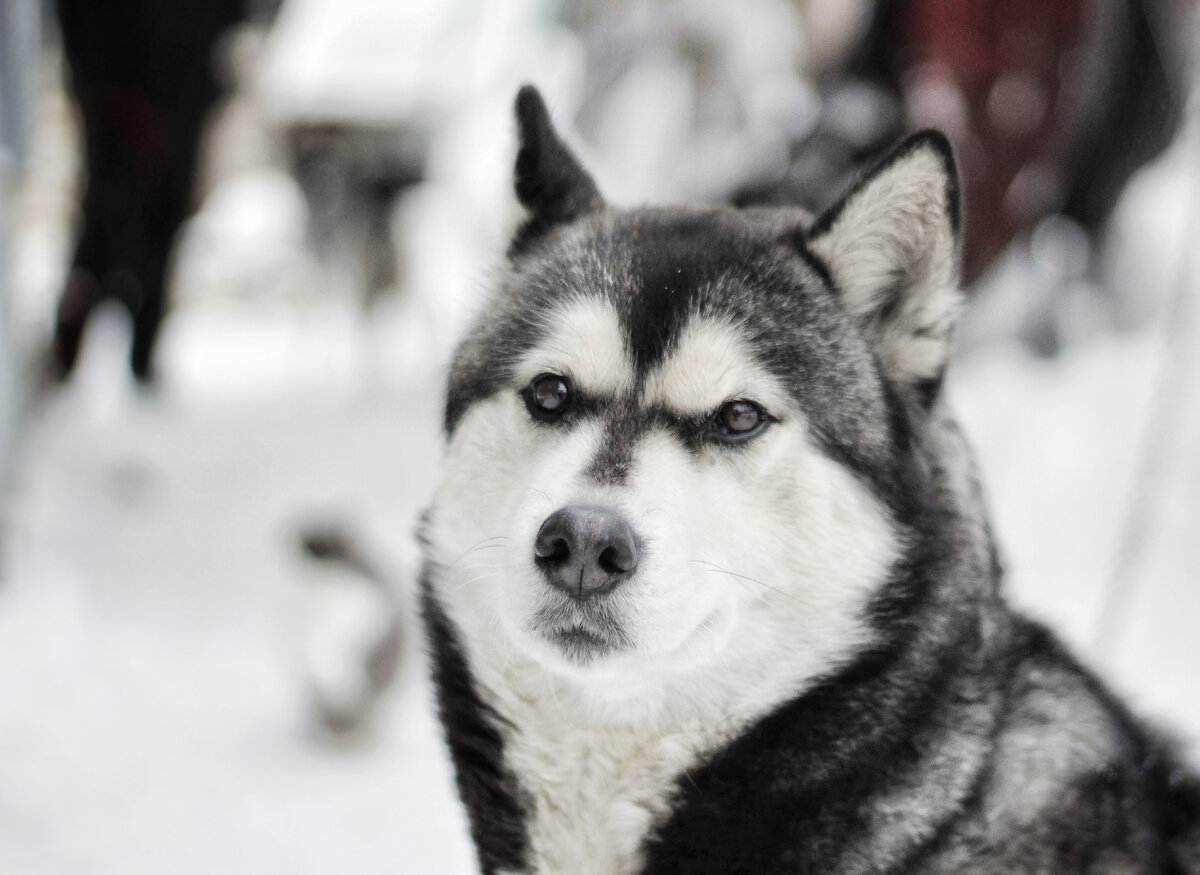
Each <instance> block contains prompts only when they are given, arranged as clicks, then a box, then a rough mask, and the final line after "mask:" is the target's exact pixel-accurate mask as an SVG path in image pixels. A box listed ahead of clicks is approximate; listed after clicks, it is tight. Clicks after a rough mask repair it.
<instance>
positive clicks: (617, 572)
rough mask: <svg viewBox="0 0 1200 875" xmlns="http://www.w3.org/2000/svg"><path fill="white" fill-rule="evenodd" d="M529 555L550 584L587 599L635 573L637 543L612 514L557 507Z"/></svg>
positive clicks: (625, 524)
mask: <svg viewBox="0 0 1200 875" xmlns="http://www.w3.org/2000/svg"><path fill="white" fill-rule="evenodd" d="M533 555H534V561H535V562H536V563H537V564H538V567H539V568H541V569H542V573H543V574H544V575H546V580H548V581H549V582H550V584H551V586H555V587H558V588H559V589H561V590H562V591H563V592H565V593H567V594H568V595H570V596H571V597H572V598H576V599H579V600H580V601H586V600H587V599H589V598H591V597H592V596H594V595H601V594H602V593H606V592H608V591H610V590H611V589H613V588H614V587H615V586H616V585H617V584H619V583H620V582H621V581H623V580H625V579H626V578H627V577H629V576H630V575H631V574H633V572H634V571H636V570H637V566H638V539H637V536H636V535H634V533H633V529H631V528H630V527H629V523H627V522H626V521H625V520H624V519H623V518H622V517H620V516H618V515H617V514H615V513H613V512H612V511H611V510H605V509H604V508H602V507H585V506H582V505H578V506H572V507H561V508H559V509H558V510H556V511H555V512H554V513H552V514H550V516H548V517H546V521H545V522H544V523H542V527H541V528H540V529H538V533H537V537H536V538H534V541H533Z"/></svg>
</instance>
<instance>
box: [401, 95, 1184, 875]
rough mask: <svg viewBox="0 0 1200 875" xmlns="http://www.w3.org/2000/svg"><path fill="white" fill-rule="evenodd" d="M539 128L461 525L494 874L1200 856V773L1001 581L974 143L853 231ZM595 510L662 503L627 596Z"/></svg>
mask: <svg viewBox="0 0 1200 875" xmlns="http://www.w3.org/2000/svg"><path fill="white" fill-rule="evenodd" d="M517 118H518V126H519V132H520V151H519V154H518V157H517V163H516V191H517V195H518V198H519V200H520V201H521V203H522V204H523V206H524V207H525V208H526V210H527V211H528V217H527V220H526V222H525V223H524V225H523V226H522V227H521V229H520V230H519V231H518V232H517V234H516V236H515V239H514V241H513V243H512V246H511V248H510V252H509V267H508V270H507V272H506V273H505V275H504V277H503V278H502V280H501V281H500V282H499V284H498V287H497V288H496V290H495V295H494V297H493V298H492V300H491V301H490V302H489V304H488V306H487V308H486V309H485V310H484V312H483V313H482V315H481V316H480V318H479V319H478V321H477V323H476V325H475V328H474V329H473V331H472V332H471V333H470V334H469V336H468V337H467V338H466V340H465V341H464V342H463V343H462V345H461V347H460V348H459V350H458V352H457V355H456V357H455V359H454V363H453V367H452V370H451V374H450V381H449V392H448V399H447V405H446V419H445V427H446V432H447V435H448V447H447V452H446V459H445V466H444V476H443V479H442V483H441V486H440V488H439V489H438V491H437V493H436V495H435V497H434V500H433V504H432V507H431V508H430V510H429V513H428V515H427V519H426V523H425V525H424V529H423V539H424V543H425V548H426V555H427V569H426V573H425V578H424V608H425V617H426V623H427V628H428V631H429V634H430V639H431V647H432V652H433V660H434V671H435V681H436V684H437V688H438V694H439V705H440V712H441V716H442V719H443V722H444V725H445V729H446V733H447V738H448V742H449V746H450V751H451V754H452V756H453V759H454V762H455V766H456V769H457V775H458V782H459V788H460V791H461V794H462V797H463V800H464V802H465V804H466V807H467V810H468V813H469V816H470V821H471V826H472V833H473V837H474V839H475V842H476V844H477V847H478V852H479V859H480V862H481V866H482V868H483V871H484V872H488V873H493V872H495V873H499V872H512V873H518V872H521V873H532V872H538V873H570V875H591V873H595V875H606V873H635V872H644V873H682V872H687V873H725V875H728V873H780V872H821V873H832V872H839V873H850V872H861V873H888V872H976V873H993V872H994V873H1014V872H1045V873H1065V872H1162V873H1176V872H1200V850H1198V845H1200V838H1198V836H1197V821H1198V820H1200V791H1198V790H1197V783H1196V780H1195V778H1194V777H1193V776H1192V775H1191V774H1190V773H1187V772H1185V771H1183V770H1182V769H1181V768H1180V767H1179V766H1178V765H1177V764H1176V763H1175V762H1174V760H1173V759H1172V758H1171V755H1170V754H1169V752H1168V751H1166V750H1165V749H1164V748H1163V747H1162V746H1161V745H1160V744H1159V743H1158V742H1157V741H1156V740H1155V739H1154V738H1152V737H1151V736H1150V735H1148V734H1147V733H1146V731H1144V730H1143V729H1142V728H1140V727H1139V726H1138V725H1137V723H1136V722H1135V721H1134V720H1133V718H1131V717H1130V715H1129V714H1128V713H1127V711H1126V710H1125V709H1124V708H1123V707H1122V705H1121V704H1120V703H1119V702H1117V701H1116V700H1115V699H1114V698H1113V697H1112V696H1111V695H1110V694H1109V693H1108V692H1107V691H1106V690H1105V688H1104V687H1103V686H1102V684H1101V683H1100V682H1099V681H1097V680H1096V679H1095V678H1093V677H1092V675H1090V674H1089V673H1088V672H1087V671H1086V670H1084V669H1083V668H1081V667H1080V666H1079V665H1078V664H1077V663H1076V662H1075V661H1074V660H1073V659H1072V658H1071V656H1070V655H1068V654H1067V653H1066V652H1064V650H1063V649H1062V647H1061V646H1060V645H1059V644H1058V643H1057V642H1056V640H1055V639H1054V638H1053V636H1052V635H1051V634H1050V633H1048V632H1047V631H1045V630H1044V629H1042V628H1040V627H1038V626H1037V625H1035V624H1033V623H1031V622H1029V621H1027V620H1025V619H1023V618H1021V617H1020V616H1018V615H1016V614H1014V613H1013V612H1012V610H1011V609H1010V608H1009V607H1008V606H1007V605H1006V604H1005V603H1004V601H1003V600H1002V599H1001V597H1000V594H999V578H1000V571H999V568H998V564H997V561H996V558H995V551H994V548H993V544H992V539H991V536H990V533H989V530H988V525H987V522H986V520H985V517H984V513H983V509H982V503H981V499H980V495H979V491H978V489H977V487H976V484H975V480H974V476H973V472H972V467H971V462H970V457H969V455H968V452H967V450H966V448H965V447H964V445H963V442H962V440H961V438H960V436H959V433H958V431H957V429H956V428H955V426H954V423H953V421H952V420H951V419H950V417H949V414H948V412H947V410H946V409H945V405H944V403H943V400H942V395H941V392H940V388H941V381H942V376H943V372H944V369H945V366H946V361H947V356H948V350H949V344H950V339H951V332H952V329H953V325H954V320H955V315H956V312H957V310H958V308H959V305H960V295H959V291H958V286H957V241H958V228H959V217H958V191H957V183H956V176H955V170H954V164H953V159H952V156H951V153H950V149H949V147H948V146H947V144H946V142H945V140H944V139H943V138H942V137H941V136H940V135H938V134H936V133H924V134H918V135H916V136H915V137H913V138H911V139H909V140H908V141H907V142H905V143H904V144H902V145H901V146H900V147H899V148H898V149H896V150H895V151H894V152H893V153H892V154H891V155H890V156H889V157H888V158H887V159H885V160H884V161H883V162H882V163H881V164H879V165H878V166H877V167H876V168H875V169H873V170H872V171H871V172H869V173H868V174H867V175H866V176H864V178H863V179H862V181H861V182H860V183H859V184H858V185H857V186H856V187H855V188H853V189H852V190H851V192H850V193H849V195H848V196H847V197H846V198H845V199H844V200H843V201H842V202H841V203H840V204H839V205H837V206H836V207H834V208H833V209H832V210H830V211H829V212H828V213H826V214H825V215H823V216H821V217H819V218H816V219H815V220H814V219H813V218H812V217H810V216H807V215H806V214H803V213H801V212H799V211H797V210H791V209H770V210H734V209H729V208H721V207H713V208H646V209H634V210H619V209H615V208H612V207H610V206H608V205H606V204H605V202H604V200H603V198H602V197H601V195H600V193H599V192H598V191H597V189H596V186H595V185H594V183H593V181H592V179H591V178H590V176H589V175H588V174H587V173H586V172H585V171H584V170H583V169H582V168H581V167H580V165H579V164H578V163H577V161H576V160H575V158H574V157H573V156H572V155H571V153H570V151H569V150H568V149H567V147H566V146H565V145H564V144H563V142H562V140H561V139H560V138H559V137H558V135H557V134H556V133H555V131H554V129H553V127H552V125H551V123H550V119H549V116H548V114H547V112H546V109H545V107H544V105H543V103H542V101H541V98H540V97H539V95H538V94H537V92H536V91H535V90H533V89H532V88H526V89H523V90H522V92H521V93H520V95H519V96H518V99H517ZM543 375H550V376H551V378H553V379H556V380H559V381H561V382H562V385H563V386H564V387H566V388H565V389H564V392H566V390H567V389H569V394H568V395H567V397H568V399H569V401H568V403H567V405H566V407H565V412H563V409H564V408H559V409H558V410H556V411H555V412H554V413H553V415H549V414H545V412H544V409H543V408H540V407H537V406H535V405H536V403H537V401H536V396H535V395H534V394H533V393H534V388H533V387H534V386H535V385H536V384H537V381H538V379H539V377H541V376H543ZM554 385H556V386H557V385H558V384H557V383H555V384H554ZM731 402H732V403H740V404H748V405H750V408H746V407H743V408H741V409H742V410H743V411H745V410H747V409H751V410H759V411H762V417H763V418H762V420H761V422H760V424H759V426H756V428H755V430H753V432H752V433H751V434H749V436H746V437H742V436H741V435H733V436H731V435H730V434H729V433H728V430H727V429H725V428H724V425H722V423H723V422H725V420H724V419H722V417H723V416H724V415H725V412H727V411H728V410H729V408H728V406H727V405H729V404H730V403H731ZM723 429H724V430H723ZM564 508H584V509H585V510H586V512H588V513H591V512H592V510H594V509H599V511H598V512H599V513H602V514H605V515H606V518H609V519H611V518H616V519H619V520H620V521H621V523H620V525H622V526H626V527H627V529H628V532H630V533H631V534H630V535H628V536H627V537H626V540H627V541H628V542H629V543H630V544H631V545H632V546H631V548H630V549H632V550H633V551H634V552H635V554H636V562H634V563H632V564H634V565H636V567H635V568H634V569H633V570H632V571H630V570H628V565H629V564H630V563H626V564H623V565H621V567H620V569H619V570H618V571H610V572H605V573H611V574H612V575H613V578H612V579H613V580H617V581H618V585H615V586H614V585H611V584H612V580H609V581H608V586H609V588H607V589H601V590H597V591H596V593H595V594H594V597H588V598H585V597H584V595H585V590H584V581H585V578H584V576H582V575H583V574H584V573H585V572H580V575H581V576H580V578H579V582H578V590H577V592H576V591H575V590H572V589H571V588H569V587H567V588H564V587H563V586H562V585H561V583H560V584H559V585H552V581H553V575H552V573H551V572H548V571H547V570H546V565H545V561H546V560H545V558H544V556H545V555H546V551H545V550H543V546H542V538H543V535H544V533H545V531H546V530H545V526H546V525H547V522H548V520H549V518H550V517H551V516H552V515H554V514H555V513H556V511H558V510H560V509H564ZM535 542H536V543H537V546H536V548H535ZM535 550H536V553H535ZM593 571H594V569H593Z"/></svg>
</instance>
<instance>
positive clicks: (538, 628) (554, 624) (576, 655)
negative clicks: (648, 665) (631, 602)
mask: <svg viewBox="0 0 1200 875" xmlns="http://www.w3.org/2000/svg"><path fill="white" fill-rule="evenodd" d="M532 626H533V630H534V631H535V632H537V633H538V634H539V635H540V636H542V637H543V638H545V639H546V640H547V641H548V642H550V643H551V644H553V645H554V647H555V648H556V649H557V650H558V651H559V652H560V653H562V654H563V655H564V656H566V657H567V658H568V659H569V660H570V661H571V662H574V663H576V664H577V665H587V664H588V663H590V662H593V661H594V660H596V659H598V658H600V657H603V656H606V655H608V654H611V653H615V652H617V651H620V650H625V649H627V648H628V647H629V646H630V645H631V641H630V639H629V636H628V634H627V633H626V632H625V630H624V628H623V627H622V625H621V623H620V622H619V621H618V620H617V619H616V618H615V617H614V616H613V612H612V611H611V609H609V608H607V607H605V606H602V605H594V604H587V605H578V604H573V603H560V604H556V605H551V606H547V607H543V608H541V609H540V610H538V612H537V613H536V614H535V615H534V617H533V622H532Z"/></svg>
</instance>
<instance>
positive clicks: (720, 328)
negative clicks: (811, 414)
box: [642, 318, 787, 414]
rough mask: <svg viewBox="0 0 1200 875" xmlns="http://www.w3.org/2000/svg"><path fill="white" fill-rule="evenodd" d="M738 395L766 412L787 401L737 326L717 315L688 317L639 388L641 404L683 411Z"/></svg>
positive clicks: (715, 404)
mask: <svg viewBox="0 0 1200 875" xmlns="http://www.w3.org/2000/svg"><path fill="white" fill-rule="evenodd" d="M737 398H744V399H747V400H751V401H757V402H758V403H760V404H762V405H763V406H764V407H766V408H767V410H768V411H781V410H782V409H783V408H784V407H785V406H786V405H787V400H786V399H787V394H786V393H785V392H784V391H783V387H782V386H780V385H779V381H778V380H777V379H776V378H775V377H774V376H772V375H771V374H770V373H769V372H768V371H767V370H766V369H764V368H763V367H762V366H760V365H759V364H757V363H756V362H755V360H754V358H753V356H751V355H750V352H749V349H748V348H747V345H746V342H745V340H744V339H743V338H742V337H741V334H740V332H739V331H738V330H737V328H736V327H735V326H734V325H732V324H731V323H729V322H727V321H725V320H717V319H701V318H693V319H692V320H691V321H690V322H689V323H688V324H687V327H686V328H685V329H684V330H683V331H682V332H681V333H680V335H679V339H678V340H677V341H676V343H675V344H674V346H673V349H672V350H671V352H670V354H669V355H668V357H667V359H666V360H665V361H664V362H663V363H662V364H661V365H659V366H658V367H657V368H655V369H654V371H652V372H651V373H650V375H649V376H648V377H647V378H646V383H645V386H644V388H643V392H642V401H643V403H644V404H647V405H654V404H657V405H662V406H664V407H667V408H668V409H671V410H674V411H676V412H678V413H682V414H703V413H709V412H711V411H712V410H714V409H716V408H717V407H719V406H720V405H721V404H723V403H724V402H726V401H731V400H734V399H737Z"/></svg>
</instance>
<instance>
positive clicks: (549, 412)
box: [521, 374, 571, 421]
mask: <svg viewBox="0 0 1200 875" xmlns="http://www.w3.org/2000/svg"><path fill="white" fill-rule="evenodd" d="M521 395H522V396H523V397H524V399H525V406H526V407H527V408H529V413H530V414H531V415H532V416H533V417H534V418H535V419H540V420H543V421H544V420H551V419H557V418H558V417H559V416H561V415H562V414H563V413H565V412H566V410H567V408H568V407H570V406H571V384H570V383H569V382H568V381H567V378H566V377H560V376H559V375H558V374H539V375H538V376H536V377H534V378H533V379H532V380H531V381H530V383H529V385H528V386H526V387H525V391H524V392H522V393H521Z"/></svg>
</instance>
